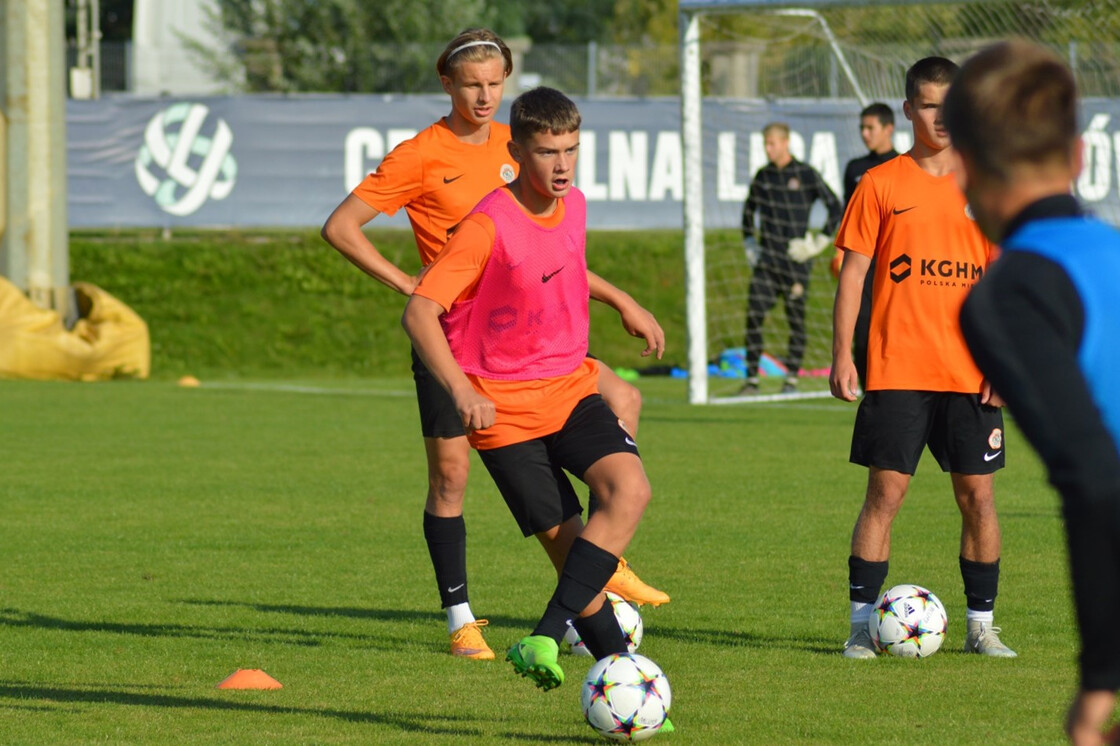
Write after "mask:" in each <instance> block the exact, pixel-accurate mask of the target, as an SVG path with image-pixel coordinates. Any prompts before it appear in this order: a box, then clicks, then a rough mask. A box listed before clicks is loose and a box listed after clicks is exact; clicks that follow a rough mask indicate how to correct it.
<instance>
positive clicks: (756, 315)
mask: <svg viewBox="0 0 1120 746" xmlns="http://www.w3.org/2000/svg"><path fill="white" fill-rule="evenodd" d="M762 137H763V144H764V146H765V148H766V157H767V158H768V159H769V163H767V164H766V165H765V166H763V167H762V168H760V169H759V170H758V173H756V174H755V176H754V179H753V180H752V181H751V187H750V192H749V193H748V194H747V201H746V202H745V203H744V204H743V239H744V241H745V242H746V245H747V252H748V253H747V256H748V261H750V263H751V267H752V269H753V272H752V273H751V285H750V290H749V294H748V298H747V333H746V348H747V355H746V357H747V381H746V384H745V385H744V386H743V389H742V391H741V392H740V393H742V394H753V393H757V392H758V366H759V362H760V361H761V360H762V322H763V321H764V320H765V319H766V314H767V313H769V312H770V309H771V308H773V307H774V304H775V303H776V302H777V301H778V297H779V296H780V297H782V298H784V299H785V304H786V320H787V321H788V322H789V354H788V355H787V357H786V360H785V363H786V371H787V377H786V381H785V385H784V386H783V388H782V390H783V392H788V391H793V390H796V387H797V377H798V374H799V373H800V372H801V361H802V358H803V357H804V355H805V341H806V336H805V299H806V294H807V293H808V290H809V275H810V272H811V270H812V265H813V262H812V259H811V258H810V259H809V260H808V261H797V260H795V259H794V258H792V257H791V256H790V255H789V246H790V241H791V240H792V239H795V238H802V237H803V236H804V235H805V233H806V231H808V229H809V213H810V212H811V210H812V208H813V203H814V202H816V201H817V200H820V201H821V202H823V203H824V205H825V207H826V208H827V210H828V219H827V221H826V222H825V225H824V232H825V233H828V234H831V233H834V232H835V231H836V228H837V226H839V225H840V218H842V217H843V215H844V209H843V208H842V207H841V206H840V200H838V199H837V198H836V195H835V194H834V193H833V191H832V190H831V189H829V188H828V185H827V184H825V183H824V179H822V178H821V175H820V174H819V173H817V171H816V170H815V169H814V168H813V167H812V166H810V165H808V164H807V163H802V162H801V161H799V160H797V159H796V158H794V157H793V155H792V154H791V153H790V152H789V125H787V124H784V123H782V122H775V123H773V124H768V125H766V127H764V128H763V130H762ZM756 213H757V215H758V222H759V228H758V243H757V244H754V243H753V242H754V235H755V214H756ZM752 255H753V256H752Z"/></svg>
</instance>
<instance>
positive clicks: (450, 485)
mask: <svg viewBox="0 0 1120 746" xmlns="http://www.w3.org/2000/svg"><path fill="white" fill-rule="evenodd" d="M432 466H433V468H432V469H431V470H430V471H429V474H428V483H429V487H430V490H431V494H432V496H433V497H434V498H435V499H437V500H440V501H442V502H452V503H461V502H462V501H463V494H464V493H465V492H466V491H467V476H468V474H469V473H470V459H469V458H467V459H458V458H442V459H440V460H439V462H438V463H436V464H433V465H432Z"/></svg>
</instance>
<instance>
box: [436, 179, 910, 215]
mask: <svg viewBox="0 0 1120 746" xmlns="http://www.w3.org/2000/svg"><path fill="white" fill-rule="evenodd" d="M444 181H447V179H444ZM914 207H917V205H914ZM914 207H904V208H902V209H901V210H899V209H898V208H897V207H896V208H895V209H894V214H895V215H901V214H902V213H904V212H910V211H911V210H913V209H914Z"/></svg>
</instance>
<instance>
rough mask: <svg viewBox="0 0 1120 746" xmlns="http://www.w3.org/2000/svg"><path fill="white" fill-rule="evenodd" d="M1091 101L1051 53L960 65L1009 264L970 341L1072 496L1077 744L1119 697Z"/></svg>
mask: <svg viewBox="0 0 1120 746" xmlns="http://www.w3.org/2000/svg"><path fill="white" fill-rule="evenodd" d="M1077 110H1078V101H1077V92H1076V88H1075V84H1074V79H1073V76H1072V74H1071V73H1070V71H1069V69H1068V68H1067V67H1066V66H1065V65H1064V63H1062V61H1061V60H1059V59H1058V58H1057V57H1055V56H1054V55H1053V54H1051V53H1050V52H1048V51H1045V50H1043V49H1042V48H1040V47H1036V46H1034V45H1032V44H1029V43H1026V42H1007V43H1002V44H999V45H997V46H994V47H989V48H988V49H986V50H984V51H982V52H980V53H979V54H977V55H976V56H975V57H973V58H972V59H971V60H969V61H968V62H967V63H965V65H964V66H963V67H962V68H961V70H960V73H959V74H958V76H957V78H956V79H955V80H954V82H953V84H952V86H951V87H950V89H949V93H948V96H947V97H946V99H945V123H946V126H947V127H948V130H949V136H950V137H951V138H952V141H953V146H954V148H956V150H957V152H958V153H959V155H960V157H961V159H962V163H963V173H964V177H963V179H964V184H963V187H964V191H965V195H966V196H967V197H968V201H969V205H970V206H971V208H972V212H973V214H974V215H975V218H976V221H977V223H978V224H979V225H980V228H981V229H982V230H983V231H984V233H985V234H986V235H987V236H988V238H990V239H991V240H993V241H998V242H999V243H1000V244H1001V246H1002V248H1003V252H1004V253H1003V255H1002V257H1001V258H1000V259H999V261H997V262H995V264H994V265H993V266H992V268H991V269H990V270H989V272H988V274H987V275H986V276H985V277H984V278H983V279H982V280H981V281H980V282H979V283H978V284H977V285H976V287H975V288H974V289H973V290H972V292H971V293H970V294H969V297H968V299H967V300H966V301H965V304H964V307H963V309H962V312H961V328H962V330H963V331H964V335H965V339H966V340H967V342H968V345H969V347H970V349H971V350H972V355H973V357H974V358H975V360H976V364H977V365H978V366H979V367H980V369H981V371H983V373H984V375H985V376H987V378H988V380H989V381H990V382H991V384H992V387H993V389H995V390H997V391H998V392H999V393H1000V395H1001V396H1002V397H1003V399H1004V400H1005V401H1006V402H1007V404H1008V406H1009V407H1010V409H1011V411H1012V413H1013V414H1014V415H1015V418H1016V420H1017V421H1018V423H1019V425H1020V427H1021V428H1022V430H1023V433H1024V434H1025V435H1026V437H1027V439H1028V440H1030V442H1031V444H1032V445H1033V446H1034V447H1035V448H1036V449H1037V450H1038V453H1039V455H1040V456H1041V457H1042V460H1043V462H1044V463H1045V464H1046V468H1047V470H1048V472H1049V477H1050V481H1051V483H1052V484H1053V485H1054V486H1055V487H1056V488H1057V490H1058V492H1059V493H1060V494H1061V498H1062V516H1063V518H1064V521H1065V527H1066V534H1067V544H1068V550H1069V559H1070V570H1071V573H1072V576H1073V594H1074V603H1075V606H1076V611H1077V621H1078V625H1079V627H1080V630H1081V654H1080V667H1081V680H1080V687H1079V690H1078V692H1077V694H1076V696H1075V697H1074V699H1073V703H1072V704H1071V705H1070V708H1069V714H1068V718H1067V722H1066V731H1067V733H1068V734H1069V736H1070V739H1071V740H1072V742H1073V743H1074V744H1077V745H1078V746H1090V745H1094V746H1095V745H1096V744H1103V743H1115V742H1116V740H1115V739H1116V737H1117V732H1118V729H1117V728H1114V729H1113V731H1112V733H1110V734H1105V733H1104V729H1105V727H1106V724H1107V723H1108V721H1109V719H1110V718H1111V716H1112V712H1113V709H1114V708H1115V704H1116V692H1117V690H1118V689H1120V649H1118V648H1117V647H1116V644H1115V637H1116V632H1115V628H1116V620H1117V619H1118V618H1120V233H1118V232H1117V231H1116V230H1115V229H1114V228H1112V227H1111V226H1108V225H1106V224H1104V223H1103V222H1101V221H1099V220H1097V219H1095V218H1092V217H1089V216H1087V215H1085V214H1084V213H1083V212H1082V210H1081V208H1080V206H1079V205H1078V203H1077V201H1076V200H1075V199H1074V197H1073V196H1072V195H1071V194H1070V183H1071V182H1072V181H1073V180H1075V179H1076V178H1077V174H1078V172H1079V171H1080V169H1081V165H1082V146H1081V142H1080V138H1079V130H1078V126H1077Z"/></svg>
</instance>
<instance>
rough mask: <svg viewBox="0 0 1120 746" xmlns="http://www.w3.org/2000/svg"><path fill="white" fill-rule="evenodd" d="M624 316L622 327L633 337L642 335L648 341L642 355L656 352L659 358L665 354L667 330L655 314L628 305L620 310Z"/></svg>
mask: <svg viewBox="0 0 1120 746" xmlns="http://www.w3.org/2000/svg"><path fill="white" fill-rule="evenodd" d="M619 316H621V317H622V328H623V329H625V330H626V333H627V334H629V335H630V336H632V337H642V338H643V339H645V341H646V348H645V349H644V350H642V357H648V356H649V355H651V354H656V355H657V359H658V360H660V359H661V356H662V355H664V354H665V331H664V330H663V329H662V328H661V324H659V323H657V319H656V318H654V316H653V314H652V313H650V312H649V311H647V310H646V309H644V308H642V307H641V306H639V305H638V304H637V303H635V304H634V305H633V307H629V306H628V307H626V308H623V309H620V310H619Z"/></svg>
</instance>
